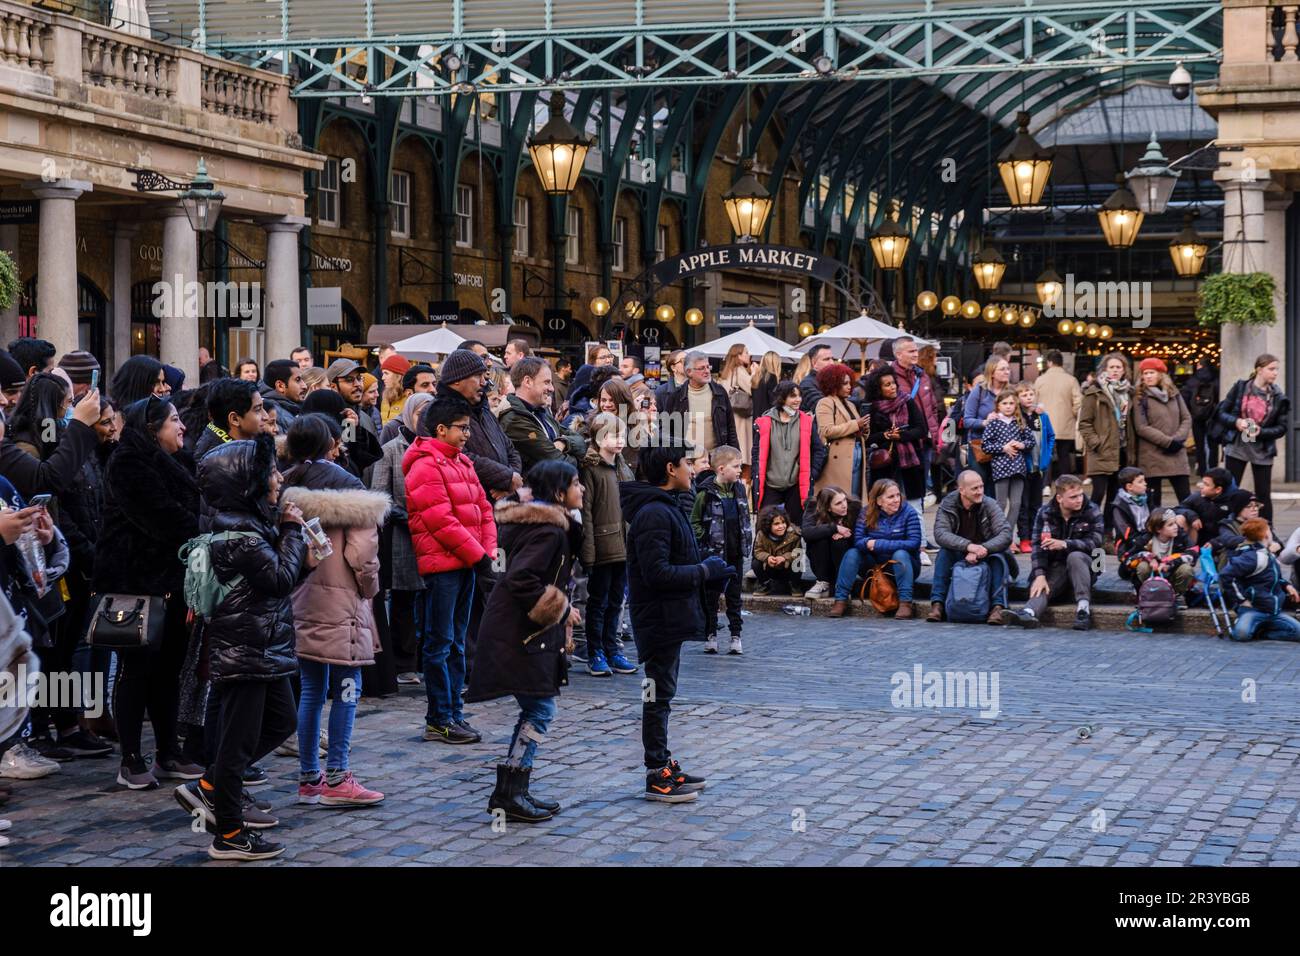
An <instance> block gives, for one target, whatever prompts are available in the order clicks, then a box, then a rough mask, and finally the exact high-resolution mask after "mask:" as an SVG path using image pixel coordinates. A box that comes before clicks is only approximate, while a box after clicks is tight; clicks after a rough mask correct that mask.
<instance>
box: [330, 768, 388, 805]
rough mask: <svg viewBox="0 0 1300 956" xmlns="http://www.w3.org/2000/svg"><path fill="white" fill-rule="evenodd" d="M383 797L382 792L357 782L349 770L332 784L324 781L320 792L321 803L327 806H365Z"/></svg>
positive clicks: (377, 801)
mask: <svg viewBox="0 0 1300 956" xmlns="http://www.w3.org/2000/svg"><path fill="white" fill-rule="evenodd" d="M383 799H384V795H383V794H382V793H379V792H378V791H376V790H367V789H366V788H365V787H363V786H361V784H359V783H357V778H356V777H354V776H352V774H351V772H349V773H347V774H346V775H345V776H344V777H343V779H342V780H340V781H339V782H338V783H337V784H335V785H334V786H330V785H329V784H328V783H326V784H325V785H324V787H323V788H322V790H321V794H320V802H321V804H322V805H323V806H327V807H366V806H369V805H370V804H372V803H379V802H380V801H381V800H383Z"/></svg>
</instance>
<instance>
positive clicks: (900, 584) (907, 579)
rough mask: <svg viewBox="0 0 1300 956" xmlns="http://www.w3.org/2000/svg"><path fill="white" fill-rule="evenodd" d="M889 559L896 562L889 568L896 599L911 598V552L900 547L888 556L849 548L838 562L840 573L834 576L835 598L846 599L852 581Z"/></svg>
mask: <svg viewBox="0 0 1300 956" xmlns="http://www.w3.org/2000/svg"><path fill="white" fill-rule="evenodd" d="M891 559H892V560H894V561H895V562H897V563H896V564H894V565H892V566H891V567H890V569H889V570H890V571H891V572H892V573H893V575H894V585H895V586H896V587H897V588H898V600H899V601H903V602H906V601H910V600H912V582H913V579H914V577H915V574H914V572H913V571H912V552H910V551H904V550H903V549H902V548H899V549H898V550H897V551H895V552H894V553H893V554H891V555H889V557H884V556H883V555H877V554H876V553H875V552H874V551H863V550H862V549H861V548H850V549H849V550H848V551H847V552H846V553H845V555H844V560H843V561H841V562H840V573H839V575H838V576H837V577H836V578H835V600H837V601H847V600H848V599H849V593H850V592H851V591H852V590H853V582H854V581H856V580H857V579H858V577H859V576H860V575H861V574H863V573H865V572H867V571H870V570H871V569H872V568H874V567H875V566H876V565H877V564H884V563H885V562H886V561H889V560H891Z"/></svg>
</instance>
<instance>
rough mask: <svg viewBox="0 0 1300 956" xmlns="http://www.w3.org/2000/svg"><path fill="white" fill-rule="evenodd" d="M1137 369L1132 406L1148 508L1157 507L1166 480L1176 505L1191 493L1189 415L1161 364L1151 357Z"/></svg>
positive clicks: (1136, 442)
mask: <svg viewBox="0 0 1300 956" xmlns="http://www.w3.org/2000/svg"><path fill="white" fill-rule="evenodd" d="M1138 369H1139V375H1140V376H1141V377H1140V379H1139V381H1138V387H1137V392H1136V394H1135V395H1134V397H1133V407H1132V413H1133V414H1132V418H1133V431H1134V433H1135V436H1136V440H1135V441H1134V446H1135V448H1136V450H1137V456H1136V457H1137V466H1138V467H1139V468H1141V469H1142V471H1143V472H1144V473H1145V474H1146V476H1147V497H1148V499H1149V501H1150V504H1151V507H1152V508H1153V509H1154V508H1157V507H1159V506H1160V503H1161V501H1160V498H1161V496H1160V486H1161V484H1163V479H1166V478H1167V479H1169V485H1170V487H1171V488H1173V490H1174V500H1173V501H1171V502H1169V504H1170V505H1176V504H1177V503H1178V502H1180V501H1182V500H1183V499H1184V498H1186V497H1187V495H1188V494H1189V493H1190V491H1191V488H1190V484H1191V482H1190V475H1191V470H1192V469H1191V464H1190V462H1189V461H1188V458H1187V437H1188V436H1189V435H1190V434H1191V433H1192V413H1191V412H1189V411H1188V410H1187V405H1186V404H1185V403H1184V402H1183V397H1182V395H1180V394H1179V393H1178V389H1176V388H1174V383H1173V381H1172V380H1171V379H1170V378H1169V369H1168V368H1167V367H1166V366H1165V363H1164V362H1162V361H1161V360H1160V359H1158V358H1155V357H1154V356H1152V357H1150V358H1144V359H1143V360H1142V363H1141V364H1140V365H1139V366H1138Z"/></svg>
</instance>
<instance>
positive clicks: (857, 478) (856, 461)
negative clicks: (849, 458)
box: [849, 441, 863, 496]
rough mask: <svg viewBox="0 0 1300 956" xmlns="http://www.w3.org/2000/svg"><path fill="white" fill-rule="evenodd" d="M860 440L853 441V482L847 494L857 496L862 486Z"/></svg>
mask: <svg viewBox="0 0 1300 956" xmlns="http://www.w3.org/2000/svg"><path fill="white" fill-rule="evenodd" d="M862 467H863V461H862V442H860V441H854V442H853V472H852V476H853V477H852V481H853V484H852V485H851V486H850V488H849V494H851V495H854V496H857V494H858V489H859V488H861V487H862Z"/></svg>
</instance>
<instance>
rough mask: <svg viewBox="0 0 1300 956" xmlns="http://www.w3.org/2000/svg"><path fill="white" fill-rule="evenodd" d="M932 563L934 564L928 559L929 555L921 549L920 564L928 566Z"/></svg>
mask: <svg viewBox="0 0 1300 956" xmlns="http://www.w3.org/2000/svg"><path fill="white" fill-rule="evenodd" d="M932 564H934V562H933V561H931V560H930V556H929V555H928V554H926V553H925V552H924V551H922V552H921V565H922V566H923V567H927V568H928V567H929V566H930V565H932Z"/></svg>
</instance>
